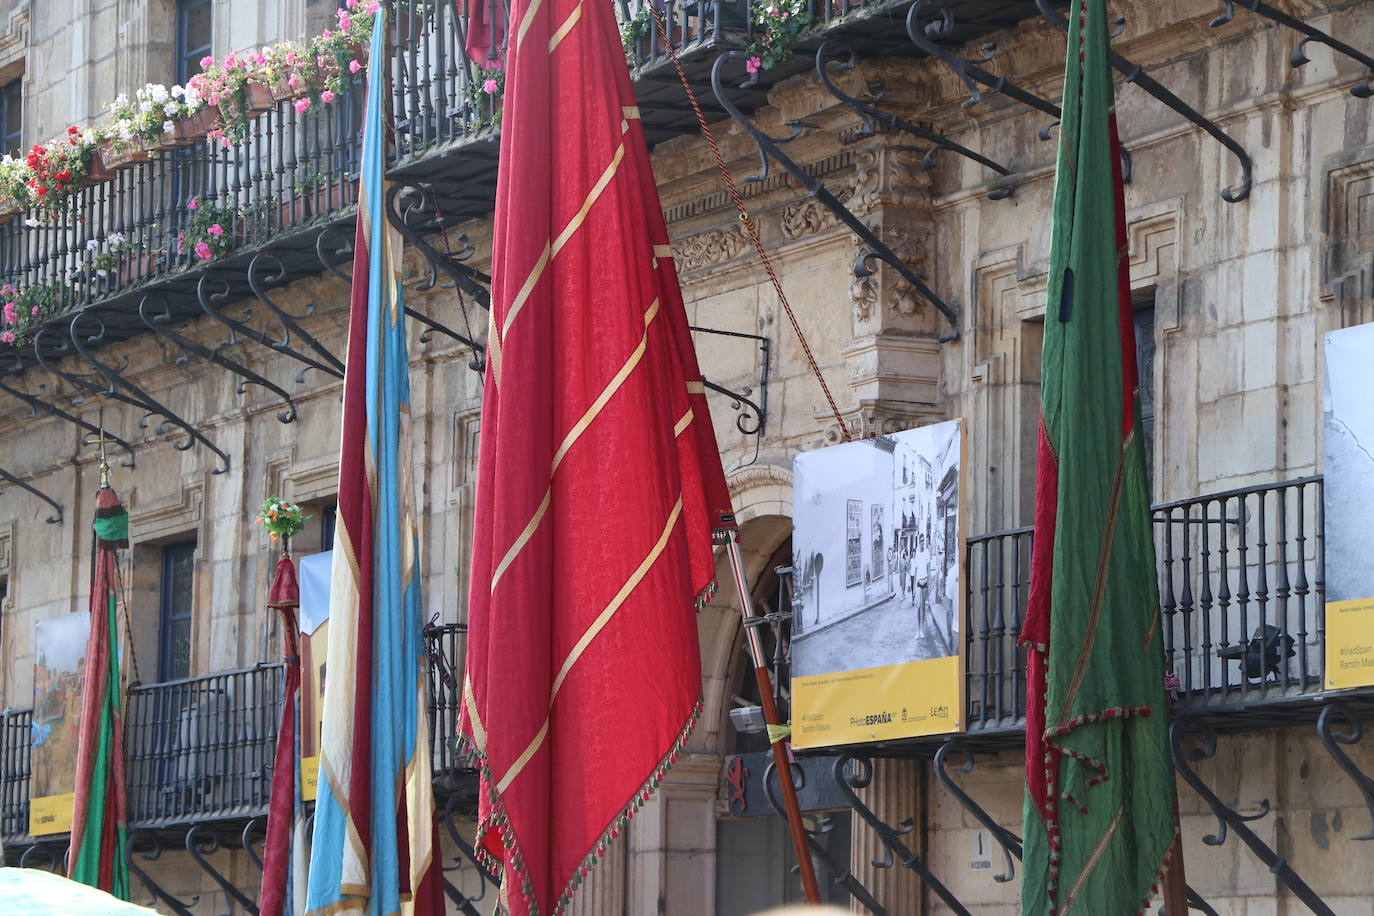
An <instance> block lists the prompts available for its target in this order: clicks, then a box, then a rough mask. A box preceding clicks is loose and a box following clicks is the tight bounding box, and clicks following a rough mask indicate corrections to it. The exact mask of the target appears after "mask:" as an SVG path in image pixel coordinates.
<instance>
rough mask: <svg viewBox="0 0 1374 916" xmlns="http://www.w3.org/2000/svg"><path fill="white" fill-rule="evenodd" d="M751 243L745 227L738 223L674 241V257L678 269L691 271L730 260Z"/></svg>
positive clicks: (684, 271) (683, 271)
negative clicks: (745, 232)
mask: <svg viewBox="0 0 1374 916" xmlns="http://www.w3.org/2000/svg"><path fill="white" fill-rule="evenodd" d="M748 244H749V238H748V236H746V235H745V234H744V227H742V226H740V225H739V224H738V223H733V224H731V225H729V226H722V227H720V228H719V229H711V230H708V231H706V232H702V233H700V234H698V235H692V236H688V237H687V238H685V239H680V240H679V241H677V242H674V243H673V258H674V259H675V260H676V261H677V266H678V270H680V271H681V272H682V273H690V272H692V271H694V270H701V269H702V268H704V267H711V266H713V265H715V264H720V263H721V262H723V261H728V260H730V259H731V258H733V257H735V256H736V255H738V254H739V253H740V252H741V251H743V250H744V249H745V247H746V246H747V245H748Z"/></svg>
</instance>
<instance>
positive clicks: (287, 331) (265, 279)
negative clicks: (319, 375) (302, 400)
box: [248, 248, 344, 378]
mask: <svg viewBox="0 0 1374 916" xmlns="http://www.w3.org/2000/svg"><path fill="white" fill-rule="evenodd" d="M267 264H275V265H276V267H275V268H274V269H273V268H269V269H268V270H267V271H265V275H263V274H262V273H260V271H259V267H260V266H261V265H267ZM286 281H287V271H286V265H284V264H283V263H282V262H281V259H280V258H278V257H277V256H276V255H274V254H272V253H271V251H270V250H269V249H267V248H264V249H263V250H262V251H259V252H258V253H257V254H255V255H253V259H252V260H251V261H249V262H248V288H249V289H251V290H252V291H253V295H254V296H255V297H257V300H258V301H259V302H261V303H262V304H263V305H265V306H267V310H268V311H270V312H271V313H272V314H273V316H275V317H276V319H277V321H278V322H279V323H280V324H281V328H282V339H281V343H280V345H279V346H278V347H277V348H278V349H281V348H282V347H286V346H289V345H290V343H291V332H293V331H294V332H295V333H296V336H297V337H299V338H300V339H301V340H303V341H305V344H306V346H308V347H309V348H310V349H312V350H314V351H315V353H316V354H318V355H319V356H320V357H321V358H322V359H324V360H325V362H326V363H327V364H328V365H329V366H330V367H332V368H322V369H321V371H324V372H328V373H329V374H330V375H333V376H334V377H336V378H343V372H344V364H343V361H342V360H340V359H339V358H338V357H337V356H335V355H334V354H333V353H331V352H330V351H329V348H328V347H326V346H325V345H324V344H322V343H320V342H319V341H318V340H317V339H315V337H314V336H313V335H311V334H310V332H308V331H306V330H305V329H304V328H302V327H301V326H300V322H301V321H302V320H303V319H305V318H309V317H310V316H311V315H313V314H314V313H315V304H314V303H313V302H312V303H308V304H307V305H306V307H305V314H304V315H293V314H291V313H290V312H288V311H286V310H284V309H283V308H282V307H281V306H279V305H277V304H276V303H275V302H273V301H272V298H271V297H270V296H268V295H267V287H269V286H276V285H278V284H283V283H285V282H286Z"/></svg>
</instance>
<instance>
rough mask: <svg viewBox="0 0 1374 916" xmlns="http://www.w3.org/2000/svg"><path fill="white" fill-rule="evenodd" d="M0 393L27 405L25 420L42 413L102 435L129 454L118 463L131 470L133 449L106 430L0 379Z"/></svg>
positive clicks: (93, 433)
mask: <svg viewBox="0 0 1374 916" xmlns="http://www.w3.org/2000/svg"><path fill="white" fill-rule="evenodd" d="M38 390H39V391H42V390H43V386H42V385H39V386H38ZM0 391H3V392H5V393H6V394H8V395H10V396H12V397H14V398H15V399H17V400H20V401H23V402H24V403H25V404H27V405H29V412H28V413H27V414H26V415H25V417H24V418H25V419H32V418H34V417H36V416H38V413H39V411H42V412H43V413H45V414H48V415H49V416H53V417H57V418H58V419H59V420H66V421H67V422H68V423H70V424H72V425H73V426H75V427H77V428H79V429H83V430H85V431H86V432H88V433H90V434H91V435H92V436H100V435H104V437H105V438H106V439H108V440H110V441H111V442H113V443H114V444H115V445H117V446H119V447H120V448H122V449H124V451H126V452H128V453H129V458H128V460H127V461H121V462H120V463H119V466H120V467H125V468H131V467H133V466H134V460H135V456H134V447H133V446H132V445H130V444H129V443H127V442H125V441H124V440H123V439H121V438H119V437H118V436H116V435H114V434H113V433H111V432H110V431H109V430H108V429H105V430H102V429H101V428H100V427H99V426H96V425H95V424H94V423H88V422H87V421H85V420H83V419H81V418H80V417H78V416H77V415H76V414H74V413H69V412H68V411H65V410H63V409H62V408H61V407H58V406H57V405H56V404H53V403H50V402H48V401H45V400H43V399H42V398H40V397H38V396H36V395H32V394H29V393H28V392H27V391H24V390H23V389H20V388H15V387H12V386H11V385H10V384H9V383H7V382H5V381H4V380H3V379H0Z"/></svg>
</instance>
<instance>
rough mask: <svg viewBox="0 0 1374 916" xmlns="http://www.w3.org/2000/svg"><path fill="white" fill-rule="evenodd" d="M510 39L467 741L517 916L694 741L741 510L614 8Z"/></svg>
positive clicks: (566, 889) (556, 8)
mask: <svg viewBox="0 0 1374 916" xmlns="http://www.w3.org/2000/svg"><path fill="white" fill-rule="evenodd" d="M510 39H511V40H510V50H509V57H508V59H507V74H508V75H507V79H506V96H505V109H504V115H503V118H502V134H501V171H500V177H499V180H498V184H497V201H496V229H495V240H494V248H493V276H494V278H495V279H494V282H493V289H492V293H493V295H492V312H491V329H490V332H489V334H488V341H487V348H488V365H487V371H486V382H485V392H484V401H483V408H482V438H481V452H480V460H479V470H478V484H477V507H476V518H475V523H474V532H475V535H474V547H473V561H472V587H471V597H470V599H469V620H468V627H469V629H468V655H467V669H466V674H465V683H464V702H463V715H462V718H461V723H460V729H461V732H462V737H463V739H464V743H465V744H466V746H467V748H468V750H469V751H470V752H471V753H472V754H473V756H474V758H475V759H476V760H477V762H478V765H479V767H480V769H481V774H482V789H483V795H482V799H481V811H480V824H479V828H480V830H481V832H482V835H483V842H482V846H483V848H484V849H485V852H486V854H488V855H490V856H491V857H492V859H493V860H494V861H493V862H492V863H491V864H493V865H495V866H496V867H500V868H502V869H503V871H504V873H505V874H504V877H505V880H504V882H503V884H502V895H503V898H506V900H507V904H508V906H509V908H510V910H511V912H512V913H514V914H516V916H523V914H526V913H550V912H559V911H561V910H562V909H564V908H565V907H566V905H567V903H568V901H569V900H570V899H571V895H572V893H573V891H574V889H575V888H576V887H577V885H579V884H580V883H581V881H582V879H583V878H584V877H585V875H586V873H587V869H588V868H589V867H591V866H592V865H593V864H594V862H595V860H596V859H597V858H599V857H600V855H601V854H602V853H603V851H604V849H605V846H606V844H607V843H609V842H612V841H614V840H615V839H616V838H617V837H618V836H619V835H620V833H621V832H622V831H623V829H624V826H625V824H626V822H627V820H628V819H629V818H630V817H632V816H633V814H634V811H635V810H636V808H637V807H638V806H639V805H640V804H642V803H643V801H644V800H646V799H647V798H648V797H649V794H650V792H651V791H652V789H653V788H654V787H655V786H656V785H657V783H658V779H659V778H660V776H661V775H662V773H663V771H664V770H665V769H666V768H667V767H668V766H669V765H670V764H671V763H672V761H673V760H674V759H675V758H676V754H677V752H678V750H679V749H680V748H681V746H682V743H683V742H684V741H685V739H686V736H687V733H688V731H689V730H690V728H691V725H692V723H693V722H694V721H695V718H696V716H697V714H698V712H699V710H700V705H699V704H700V692H701V671H700V653H699V649H698V642H697V628H696V620H695V609H696V602H697V601H699V600H700V599H701V598H702V597H703V595H704V594H705V593H706V591H707V589H708V586H709V583H710V582H711V579H712V575H713V571H714V562H713V556H712V548H711V545H712V531H713V529H714V528H718V527H720V526H721V525H723V524H728V523H729V522H730V516H729V513H730V505H729V497H728V495H727V492H726V488H725V482H724V476H723V474H722V472H721V467H720V457H719V452H718V451H717V448H716V443H715V436H714V433H713V431H712V428H711V418H710V414H709V412H708V410H707V407H706V402H705V398H704V392H703V388H702V384H701V375H700V372H699V370H698V368H697V365H696V356H695V353H694V351H693V348H692V342H691V337H690V334H689V331H688V328H687V319H686V312H685V309H684V308H683V304H682V294H681V291H680V290H679V288H678V282H677V275H676V272H675V270H674V266H673V260H672V251H671V249H670V248H669V246H668V235H667V230H666V227H665V225H664V221H663V216H662V212H661V210H660V204H659V200H658V194H657V190H656V185H655V182H654V176H653V172H652V170H651V169H650V165H649V157H648V148H647V146H646V144H645V140H644V132H643V129H642V127H641V125H640V117H639V110H638V108H637V107H636V104H635V98H634V94H633V93H632V91H631V88H630V81H629V75H628V73H627V71H626V67H625V57H624V52H623V50H622V48H621V44H620V36H619V31H618V29H617V27H616V23H615V20H614V18H613V14H612V9H611V6H610V5H609V4H607V3H586V2H580V0H515V2H514V3H512V5H511V10H510Z"/></svg>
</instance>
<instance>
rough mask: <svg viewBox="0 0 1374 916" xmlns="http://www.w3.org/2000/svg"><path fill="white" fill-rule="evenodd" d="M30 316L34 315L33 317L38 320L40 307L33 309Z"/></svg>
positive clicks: (30, 310)
mask: <svg viewBox="0 0 1374 916" xmlns="http://www.w3.org/2000/svg"><path fill="white" fill-rule="evenodd" d="M29 314H30V315H32V316H33V317H35V318H37V317H38V306H36V305H35V306H34V307H33V308H31V309H29Z"/></svg>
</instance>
